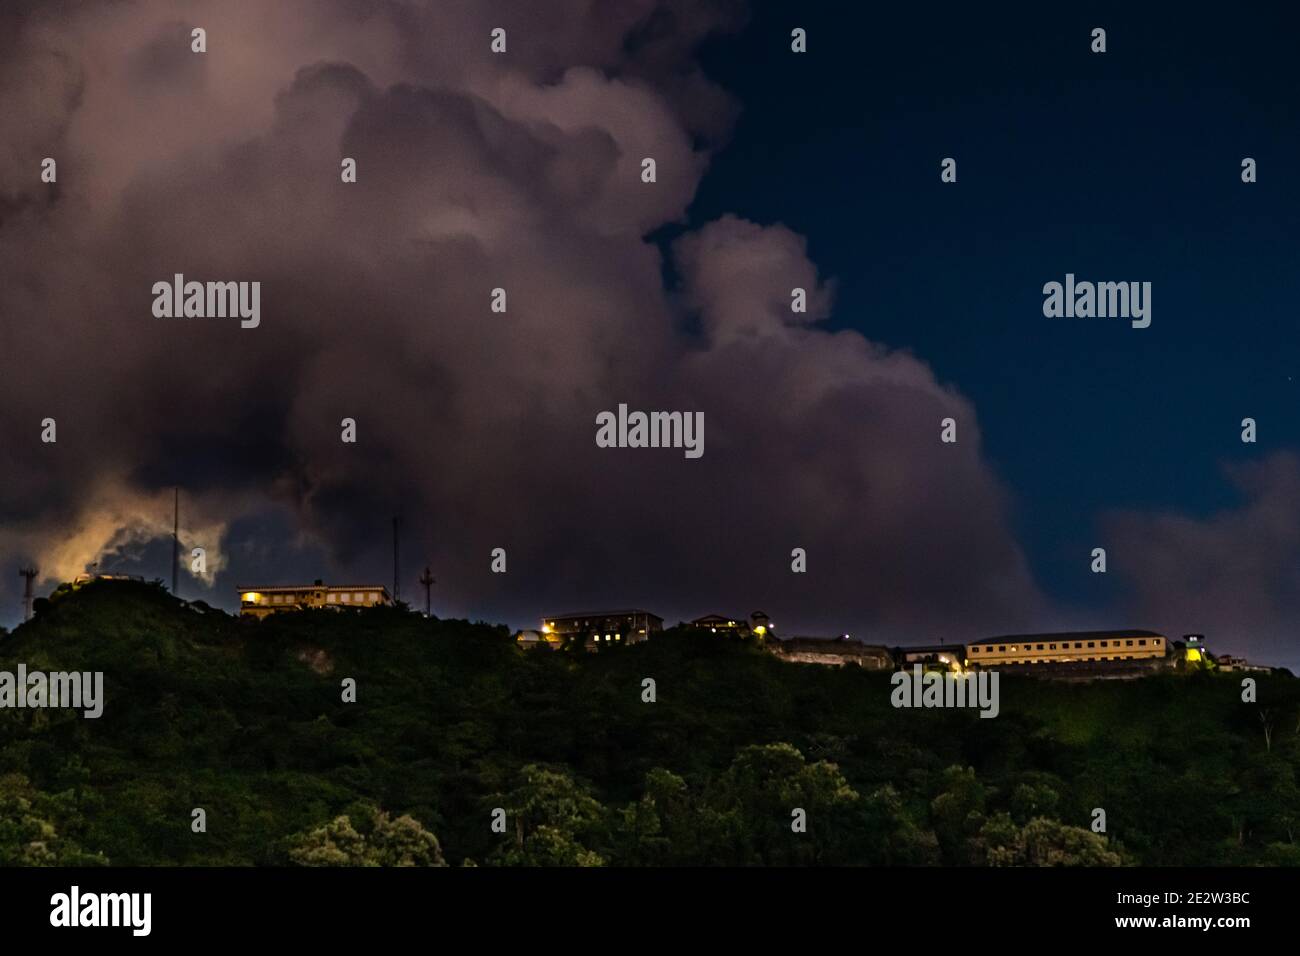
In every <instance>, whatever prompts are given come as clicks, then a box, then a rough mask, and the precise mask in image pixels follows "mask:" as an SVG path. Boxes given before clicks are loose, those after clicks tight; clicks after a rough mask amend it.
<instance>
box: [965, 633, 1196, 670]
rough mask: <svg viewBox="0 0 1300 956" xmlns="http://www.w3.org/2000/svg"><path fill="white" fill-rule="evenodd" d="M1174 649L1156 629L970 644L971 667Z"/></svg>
mask: <svg viewBox="0 0 1300 956" xmlns="http://www.w3.org/2000/svg"><path fill="white" fill-rule="evenodd" d="M1170 650H1171V648H1170V644H1169V641H1168V639H1167V638H1166V637H1165V636H1164V635H1162V634H1157V633H1156V632H1155V631H1136V630H1133V631H1076V632H1071V633H1065V634H1008V635H1006V636H1004V637H986V638H984V639H983V640H979V641H973V642H972V643H970V644H967V645H966V661H965V665H966V666H967V667H998V666H1002V665H1007V664H1025V665H1047V664H1075V663H1081V662H1097V661H1141V660H1146V661H1155V660H1160V661H1163V660H1164V659H1165V655H1166V654H1167V653H1168V652H1169V651H1170Z"/></svg>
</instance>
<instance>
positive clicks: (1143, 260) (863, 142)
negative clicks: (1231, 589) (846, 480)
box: [691, 4, 1300, 603]
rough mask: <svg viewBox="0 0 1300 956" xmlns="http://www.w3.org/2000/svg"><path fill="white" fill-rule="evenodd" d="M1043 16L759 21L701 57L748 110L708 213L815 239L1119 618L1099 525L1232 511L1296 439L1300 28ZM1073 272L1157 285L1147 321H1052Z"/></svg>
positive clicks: (1276, 14)
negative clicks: (967, 413) (1136, 515)
mask: <svg viewBox="0 0 1300 956" xmlns="http://www.w3.org/2000/svg"><path fill="white" fill-rule="evenodd" d="M1044 6H1045V8H1044V9H1041V10H1038V11H1030V12H1015V13H1010V12H998V11H997V10H995V9H994V8H991V7H987V6H981V8H980V9H978V10H968V11H965V12H950V11H945V10H936V9H934V8H933V7H931V6H929V5H917V6H915V7H914V8H911V9H907V10H900V9H891V10H881V9H879V8H877V7H875V6H871V7H869V8H868V7H861V8H858V12H857V13H856V14H854V13H851V12H849V11H848V9H846V8H845V7H844V5H841V4H820V5H813V6H811V7H809V6H804V5H800V6H798V7H796V8H791V7H790V5H788V4H766V5H762V6H760V7H759V8H758V9H757V10H756V12H755V15H754V17H753V19H752V20H751V22H750V24H749V26H748V28H747V29H746V32H745V33H744V34H742V35H740V36H739V37H724V38H720V39H718V40H716V41H715V42H712V43H711V45H710V46H709V48H708V49H707V50H706V56H705V63H706V67H707V69H708V72H709V73H710V75H712V76H714V77H715V78H717V79H718V80H719V81H720V82H721V84H722V85H723V86H724V87H725V88H727V89H728V90H730V91H732V92H733V93H734V94H735V95H736V97H737V98H738V99H739V101H740V102H741V104H742V110H743V112H742V113H741V115H740V118H739V121H738V125H737V127H736V129H735V133H734V137H733V139H732V141H731V142H730V143H729V145H728V146H727V147H726V149H725V150H723V151H722V153H721V154H720V155H719V156H718V157H717V159H716V161H715V162H714V163H713V165H712V167H711V169H710V171H709V173H708V175H707V177H706V178H705V180H704V183H703V187H702V188H701V190H700V193H699V196H698V198H697V200H696V202H695V203H694V205H693V206H692V210H691V214H692V215H691V222H692V225H694V224H696V223H697V222H702V221H706V220H708V219H712V218H714V217H716V216H719V215H722V214H723V213H726V212H735V213H737V214H739V215H742V216H745V217H748V218H751V219H754V220H756V221H759V222H763V223H770V222H781V223H785V224H786V225H788V226H790V227H791V228H793V229H795V230H797V231H799V232H801V233H803V234H804V235H806V236H807V237H808V240H809V254H810V256H811V258H812V259H813V260H814V261H815V262H816V263H817V264H818V266H819V268H820V269H821V270H822V272H823V274H824V275H826V276H830V277H833V278H834V279H835V280H836V281H837V283H838V295H837V306H836V309H835V313H834V316H833V318H832V319H831V325H832V326H836V327H847V328H852V329H855V330H857V331H860V332H862V333H863V334H864V335H866V336H868V337H869V338H871V339H872V340H874V341H877V342H881V343H884V344H886V345H889V346H891V347H895V348H904V349H909V350H911V351H913V352H915V353H916V354H917V355H918V357H920V358H922V359H924V360H925V361H927V362H929V363H930V364H931V365H932V366H933V368H934V369H935V372H936V374H937V375H938V377H939V378H940V380H941V381H944V382H946V383H949V384H951V385H953V386H955V387H956V388H957V389H959V390H960V391H961V392H962V393H964V394H965V395H967V396H968V397H970V398H971V399H972V400H973V401H974V403H975V405H976V408H977V410H978V413H979V420H980V426H981V429H982V431H983V436H984V442H985V448H986V451H987V453H988V455H989V456H990V457H991V459H992V461H993V463H994V465H995V467H996V468H997V469H998V471H999V473H1000V474H1001V475H1002V477H1003V479H1004V480H1005V481H1006V483H1007V484H1008V486H1009V487H1010V489H1011V490H1012V492H1013V495H1014V499H1015V504H1016V510H1015V515H1016V521H1017V528H1018V531H1019V533H1020V535H1021V539H1022V541H1023V542H1024V544H1025V546H1026V548H1027V549H1028V552H1029V555H1030V558H1031V562H1032V564H1033V566H1034V568H1035V572H1036V573H1037V574H1038V575H1039V576H1040V578H1041V580H1042V582H1043V584H1044V585H1045V586H1046V587H1047V588H1048V590H1049V591H1050V592H1051V593H1053V595H1054V596H1056V597H1058V598H1059V599H1061V600H1064V601H1067V602H1088V603H1092V602H1096V601H1098V600H1101V601H1103V602H1105V601H1106V600H1107V599H1108V597H1110V595H1108V593H1107V592H1106V590H1105V589H1106V588H1108V587H1110V586H1112V585H1111V584H1110V583H1109V582H1110V581H1111V580H1113V576H1112V578H1110V579H1107V578H1102V577H1100V576H1094V575H1092V574H1090V573H1087V567H1086V560H1081V559H1080V555H1085V556H1086V555H1087V553H1088V552H1089V551H1090V549H1091V547H1093V546H1094V545H1095V544H1097V543H1104V542H1100V539H1099V534H1100V529H1099V527H1098V522H1097V519H1098V516H1099V515H1100V514H1101V513H1103V512H1104V511H1106V510H1108V509H1116V508H1130V507H1132V508H1141V509H1144V510H1149V509H1154V510H1163V509H1166V508H1168V509H1173V510H1177V511H1179V512H1184V513H1188V514H1192V515H1205V514H1208V513H1211V512H1213V511H1215V510H1216V509H1218V508H1222V507H1225V506H1230V505H1232V504H1234V503H1235V502H1236V497H1235V492H1234V490H1233V489H1232V487H1231V486H1230V485H1229V484H1228V483H1227V482H1226V481H1225V480H1224V476H1223V474H1222V471H1221V467H1220V465H1221V463H1222V462H1225V461H1242V460H1246V459H1250V458H1252V457H1258V456H1262V455H1267V454H1268V453H1269V452H1272V451H1276V450H1278V449H1279V448H1286V447H1290V448H1294V447H1296V446H1298V445H1300V416H1297V414H1296V410H1297V400H1298V399H1300V361H1298V360H1297V358H1298V357H1297V341H1298V339H1300V336H1297V314H1296V310H1295V303H1296V302H1297V300H1298V296H1297V293H1298V292H1300V272H1298V271H1297V269H1296V265H1297V262H1296V252H1297V248H1300V247H1298V246H1297V239H1296V232H1297V228H1298V227H1300V215H1298V213H1300V186H1298V185H1297V177H1296V175H1295V170H1294V167H1295V164H1296V163H1297V162H1298V161H1300V126H1298V125H1297V123H1296V112H1295V111H1296V104H1297V94H1300V82H1298V81H1297V76H1298V73H1297V65H1296V64H1297V60H1296V57H1295V49H1294V44H1295V37H1296V27H1297V18H1296V14H1295V13H1294V10H1293V9H1287V10H1284V8H1283V5H1280V4H1278V5H1273V6H1272V9H1271V11H1270V10H1258V11H1250V10H1243V9H1242V8H1240V7H1233V8H1231V11H1229V9H1228V8H1220V9H1218V10H1208V9H1207V10H1206V11H1204V12H1203V13H1201V14H1193V13H1192V12H1191V11H1190V10H1189V8H1187V7H1186V6H1185V5H1183V6H1180V7H1179V8H1178V9H1179V11H1180V12H1179V15H1178V16H1172V15H1171V13H1170V11H1169V10H1134V9H1127V7H1128V6H1131V5H1114V6H1108V5H1096V4H1090V5H1074V6H1073V8H1071V9H1068V10H1060V9H1057V5H1050V6H1051V8H1050V9H1047V8H1046V6H1047V5H1044ZM795 26H799V27H803V28H805V29H806V30H807V31H808V38H809V39H808V45H809V52H808V53H807V54H806V55H804V56H793V55H792V54H791V52H790V48H789V31H790V29H791V28H793V27H795ZM1096 26H1100V27H1104V28H1105V29H1106V31H1107V48H1108V49H1107V52H1106V53H1105V54H1100V55H1099V54H1093V53H1092V52H1091V51H1090V49H1089V47H1090V42H1091V31H1092V28H1093V27H1096ZM947 156H951V157H954V158H955V159H956V160H957V162H958V182H957V183H956V184H943V183H941V182H940V180H939V163H940V160H941V159H942V158H943V157H947ZM1246 156H1250V157H1253V158H1255V159H1256V161H1257V162H1258V173H1259V180H1258V182H1256V183H1254V184H1250V185H1247V184H1243V183H1242V182H1241V177H1240V171H1241V169H1240V164H1241V160H1242V158H1243V157H1246ZM1067 272H1073V273H1075V275H1076V276H1077V277H1078V278H1079V279H1091V280H1094V281H1103V280H1139V281H1150V282H1151V283H1152V284H1153V289H1152V301H1153V310H1152V324H1151V326H1150V328H1147V329H1133V328H1131V327H1130V325H1129V323H1128V322H1127V321H1123V320H1119V319H1056V320H1050V319H1046V318H1044V317H1043V315H1042V301H1043V296H1042V291H1041V290H1042V286H1043V283H1045V282H1047V281H1051V280H1057V281H1062V280H1063V279H1064V276H1065V274H1066V273H1067ZM1246 416H1250V417H1254V418H1255V419H1257V421H1258V422H1259V430H1260V440H1259V443H1258V444H1257V445H1254V446H1251V445H1245V444H1243V443H1242V442H1241V441H1240V431H1241V429H1240V422H1241V420H1242V418H1244V417H1246Z"/></svg>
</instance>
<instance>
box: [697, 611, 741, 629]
mask: <svg viewBox="0 0 1300 956" xmlns="http://www.w3.org/2000/svg"><path fill="white" fill-rule="evenodd" d="M691 627H696V628H699V629H700V630H709V631H714V632H717V631H734V632H736V633H737V634H748V633H749V632H750V628H749V622H748V621H747V620H745V619H744V618H743V617H727V616H725V615H722V614H705V615H704V616H703V617H697V618H696V619H695V620H693V621H691Z"/></svg>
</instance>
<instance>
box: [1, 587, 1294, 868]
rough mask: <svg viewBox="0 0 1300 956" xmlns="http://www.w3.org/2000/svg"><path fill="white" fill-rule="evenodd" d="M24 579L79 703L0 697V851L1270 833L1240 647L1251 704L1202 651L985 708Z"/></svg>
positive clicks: (884, 681) (804, 675)
mask: <svg viewBox="0 0 1300 956" xmlns="http://www.w3.org/2000/svg"><path fill="white" fill-rule="evenodd" d="M38 608H39V611H38V614H37V617H36V618H35V620H33V621H32V622H30V623H28V624H25V625H23V626H21V627H19V628H17V629H15V631H14V632H13V633H12V634H10V635H8V636H7V637H5V638H4V640H3V641H2V642H0V670H9V671H13V670H15V669H16V667H17V664H18V663H19V662H22V663H25V664H26V665H27V667H28V669H29V670H42V671H59V670H80V671H102V672H103V673H104V675H105V694H104V697H105V701H104V712H103V716H102V717H101V718H99V719H98V720H88V719H85V718H84V717H82V716H81V714H80V712H79V711H70V710H19V709H2V710H0V863H3V864H6V865H57V864H69V863H72V864H86V863H96V862H108V863H112V864H114V865H126V866H131V865H155V864H166V865H259V864H262V865H265V864H270V865H285V864H301V865H327V866H328V865H336V866H397V865H414V866H421V865H443V861H444V854H445V856H446V858H447V859H450V860H454V861H462V862H463V863H478V864H480V865H505V866H513V865H564V866H600V865H612V866H617V865H634V866H666V865H740V866H747V865H843V864H870V865H991V866H1003V865H1010V866H1024V865H1029V866H1037V865H1093V866H1111V865H1125V864H1151V865H1206V864H1241V865H1249V864H1288V865H1294V864H1297V863H1300V848H1298V847H1297V843H1296V840H1297V837H1300V788H1298V787H1297V780H1296V774H1297V768H1298V767H1300V682H1297V681H1295V680H1294V679H1291V678H1289V677H1286V676H1283V675H1267V674H1265V675H1252V676H1254V677H1255V678H1256V679H1257V680H1258V684H1259V687H1258V699H1259V701H1260V702H1261V703H1260V704H1246V703H1243V702H1242V701H1241V692H1240V690H1241V688H1240V680H1241V675H1233V674H1209V673H1200V674H1190V675H1175V674H1169V675H1163V676H1158V677H1152V678H1149V679H1146V680H1141V681H1126V682H1101V683H1094V684H1060V683H1052V682H1044V681H1037V680H1033V679H1031V678H1013V677H1007V676H1005V675H1004V676H1003V678H1002V681H1001V688H1000V689H1001V713H1000V715H999V716H998V717H997V718H996V719H993V720H986V719H981V718H979V716H978V712H977V711H974V710H969V711H954V710H946V711H945V710H929V711H927V710H895V709H894V708H892V707H891V706H890V703H889V698H890V690H891V688H890V684H889V675H888V674H882V673H871V672H867V671H862V670H860V669H857V668H847V669H843V670H840V669H833V668H826V667H820V666H817V665H798V664H790V663H786V662H783V661H780V660H777V659H776V658H775V657H774V656H772V655H771V654H769V653H767V652H765V651H764V650H762V648H761V646H760V645H759V644H758V643H757V642H755V641H752V640H748V641H747V640H745V639H743V638H739V637H736V636H733V635H726V634H721V633H719V634H713V633H709V632H693V631H689V630H683V629H673V630H670V631H667V632H665V633H663V634H661V635H656V636H655V637H654V638H653V639H652V640H650V641H649V642H646V643H644V644H640V645H635V646H631V647H619V648H613V649H611V650H609V651H602V652H601V653H599V654H587V653H583V652H580V651H575V652H571V653H570V652H563V651H554V652H552V651H546V650H536V651H529V652H524V651H521V650H520V649H519V648H517V647H515V646H514V643H513V641H512V640H511V639H510V635H509V634H508V632H507V631H506V630H505V628H502V627H492V626H488V625H484V624H470V623H468V622H464V621H453V620H441V621H430V620H428V619H425V618H423V617H421V616H419V615H416V614H411V613H408V612H405V611H402V610H400V609H392V608H376V609H368V610H364V611H361V610H349V611H346V612H338V613H332V612H328V611H320V612H304V613H297V614H284V615H278V616H273V617H270V618H268V619H267V620H265V621H261V622H254V621H242V620H238V619H236V618H234V617H232V616H230V615H227V614H224V613H222V612H220V611H216V610H213V609H212V608H209V607H207V606H206V605H202V604H199V603H195V604H190V605H187V604H183V603H182V602H179V601H177V600H175V599H174V598H172V597H171V596H169V595H168V594H167V593H166V592H165V591H163V590H162V589H161V588H159V587H157V586H155V585H150V584H146V583H136V582H107V581H105V582H94V583H91V584H88V585H85V586H82V587H81V588H79V589H77V590H75V591H73V590H71V589H62V590H61V591H59V592H56V593H55V594H54V595H53V596H52V597H51V598H50V599H48V600H43V601H40V602H38ZM646 677H653V678H654V679H655V681H656V685H657V687H656V689H657V701H656V702H654V703H644V702H643V701H642V696H641V681H642V680H643V679H644V678H646ZM345 678H352V679H354V680H355V681H356V687H357V696H356V702H355V703H344V702H343V701H342V688H341V683H342V681H343V680H344V679H345ZM1261 714H1263V715H1264V718H1263V720H1261V716H1260V715H1261ZM1262 726H1265V727H1267V728H1268V730H1267V735H1266V734H1265V733H1264V732H1262V730H1261V727H1262ZM200 807H201V808H203V809H204V811H205V813H206V821H207V829H206V832H203V833H195V832H193V831H192V829H191V819H192V817H191V813H192V810H193V809H194V808H200ZM497 808H501V809H502V810H504V811H505V821H506V825H505V827H504V830H505V832H499V831H500V829H501V828H500V827H497V828H496V829H494V828H493V826H492V821H493V811H494V810H495V809H497ZM1096 808H1101V809H1103V810H1104V811H1105V816H1106V829H1107V832H1106V833H1104V834H1098V833H1094V832H1092V830H1091V825H1092V822H1093V812H1094V809H1096ZM796 811H802V814H803V819H804V820H806V831H805V832H795V830H794V829H792V821H793V819H794V818H795V816H796Z"/></svg>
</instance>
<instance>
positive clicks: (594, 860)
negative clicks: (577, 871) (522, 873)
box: [491, 764, 605, 866]
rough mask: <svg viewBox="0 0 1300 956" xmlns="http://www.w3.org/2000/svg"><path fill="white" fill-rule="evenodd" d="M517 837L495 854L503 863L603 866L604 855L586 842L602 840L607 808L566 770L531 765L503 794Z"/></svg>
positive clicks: (506, 809) (507, 813) (493, 858)
mask: <svg viewBox="0 0 1300 956" xmlns="http://www.w3.org/2000/svg"><path fill="white" fill-rule="evenodd" d="M500 799H501V801H502V803H501V805H502V807H503V808H504V809H505V811H506V819H507V821H513V824H514V839H512V840H509V841H507V842H506V843H503V844H502V845H501V846H500V847H499V848H498V849H497V850H496V851H495V852H494V853H493V854H492V857H491V862H493V863H496V864H498V865H501V866H603V865H604V863H605V858H604V857H603V856H602V855H601V854H600V853H597V852H596V851H595V850H592V849H589V848H588V847H587V846H586V845H584V841H585V842H587V843H590V842H597V841H601V840H602V838H603V836H604V833H603V830H604V824H605V808H604V807H603V806H601V804H600V802H599V801H597V800H596V798H595V797H593V796H592V795H591V793H590V791H588V790H587V788H586V787H584V786H583V785H581V784H579V783H577V782H576V781H575V780H574V779H573V778H572V777H570V776H569V775H568V774H567V773H565V772H564V771H562V770H557V769H554V768H551V767H546V766H543V765H541V764H528V765H526V766H524V767H523V768H522V769H521V770H520V771H519V785H518V786H517V787H515V789H514V790H512V791H511V792H510V793H508V794H506V795H504V796H503V797H501V798H500Z"/></svg>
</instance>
